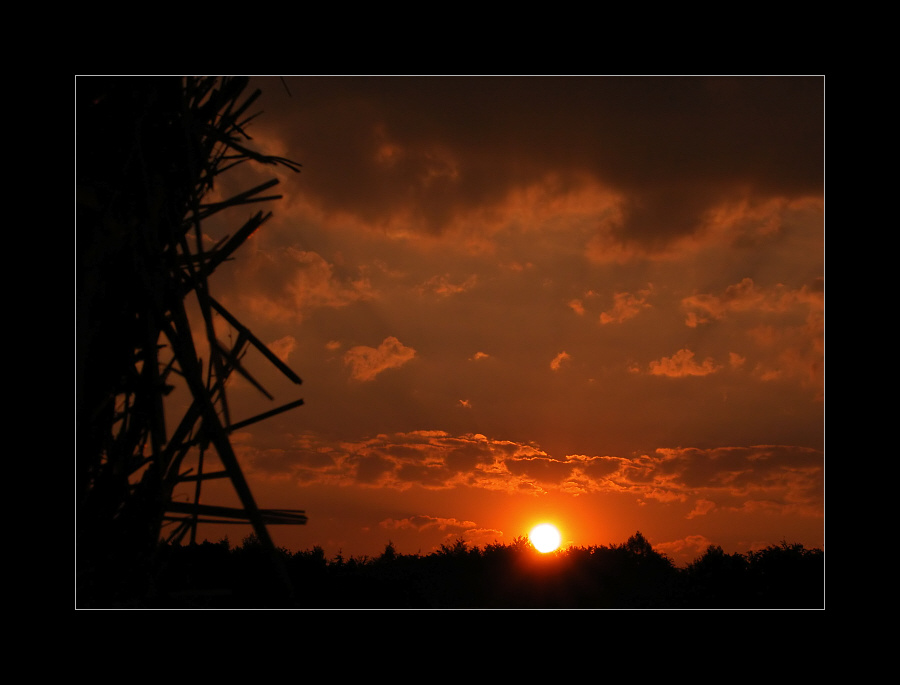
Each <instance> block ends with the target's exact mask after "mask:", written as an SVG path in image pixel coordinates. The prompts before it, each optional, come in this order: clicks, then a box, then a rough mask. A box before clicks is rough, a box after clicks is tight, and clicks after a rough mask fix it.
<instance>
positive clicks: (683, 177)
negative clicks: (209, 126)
mask: <svg viewBox="0 0 900 685" xmlns="http://www.w3.org/2000/svg"><path fill="white" fill-rule="evenodd" d="M251 87H259V88H261V89H262V91H263V96H262V97H261V99H260V100H259V101H258V103H257V105H256V107H255V109H258V110H261V111H262V114H261V115H260V116H259V117H258V118H257V119H255V120H254V121H253V123H252V124H251V126H250V128H249V129H248V133H249V134H250V135H251V137H252V138H253V141H252V146H253V147H255V148H256V149H258V150H261V151H264V152H266V153H269V154H276V155H281V156H285V157H289V158H291V159H293V160H296V161H297V162H299V163H301V164H302V165H303V168H302V172H301V173H299V174H295V173H293V172H291V171H290V170H288V169H280V168H279V169H273V168H271V167H266V168H262V167H261V168H252V169H251V168H249V167H248V168H246V169H239V170H236V171H234V172H233V173H229V174H228V175H227V176H228V179H227V180H226V182H225V184H223V185H222V186H221V187H219V188H217V191H216V192H217V193H220V194H221V195H223V196H226V195H230V194H233V193H235V192H238V191H240V190H244V189H246V188H249V187H250V186H251V184H255V183H258V182H261V181H263V180H265V179H267V178H271V177H273V176H277V177H278V178H279V179H280V180H281V184H280V185H279V186H278V187H277V189H276V190H277V192H280V193H282V194H283V196H284V197H283V199H281V200H279V201H276V202H272V203H269V205H268V209H270V210H271V211H272V212H273V213H274V217H273V218H272V219H271V220H270V221H269V222H268V223H267V224H265V225H264V226H263V227H262V228H261V229H260V230H259V231H258V232H257V233H256V234H255V235H254V236H253V237H252V238H251V239H250V240H249V241H247V243H245V244H244V246H243V247H242V248H241V249H240V250H238V252H237V253H236V254H235V259H234V261H232V262H229V263H228V264H226V265H224V266H222V267H221V268H220V270H219V271H218V272H217V273H216V274H215V275H214V277H213V279H212V280H211V290H212V293H213V295H214V296H216V297H217V298H218V299H219V300H220V301H221V302H222V303H223V304H224V305H225V306H226V307H228V308H229V309H230V310H231V311H232V312H233V313H234V314H235V315H236V316H237V317H238V318H239V319H240V320H241V321H242V322H243V323H244V324H246V325H247V326H248V327H249V328H250V329H251V330H252V331H253V332H254V333H255V334H256V335H257V336H258V337H259V338H261V339H262V340H263V341H265V342H266V343H268V344H270V346H271V348H272V350H273V351H274V352H276V353H277V354H279V355H280V356H281V357H282V358H283V359H285V360H286V361H287V362H288V364H289V365H290V366H291V367H292V368H293V369H294V370H295V371H296V372H297V373H298V375H300V377H302V379H303V385H301V386H294V385H292V384H290V383H289V382H287V381H286V380H284V379H282V378H281V377H279V376H278V374H277V372H276V371H274V370H273V369H271V367H269V366H268V365H267V364H266V363H265V362H264V361H263V360H261V359H259V358H253V355H252V353H250V354H248V357H247V363H248V366H249V367H250V368H251V369H252V370H253V371H254V372H255V373H256V374H257V377H258V378H259V380H260V381H261V382H262V383H263V385H265V386H266V387H267V389H268V390H269V391H270V392H272V394H273V395H275V397H276V400H275V402H274V403H271V402H269V400H267V399H266V398H265V397H264V396H262V395H261V394H260V393H258V392H257V391H256V390H255V389H253V388H252V387H251V386H250V385H249V384H248V383H246V382H245V381H242V380H238V379H236V380H235V381H234V382H233V384H232V385H231V390H230V392H231V403H232V405H233V407H234V409H233V412H232V414H233V418H234V420H239V419H240V418H244V417H247V416H251V415H255V414H258V413H260V412H262V411H266V410H268V409H270V408H273V407H275V406H278V405H279V404H283V403H286V402H289V401H291V400H294V399H297V398H301V397H302V398H303V400H304V402H305V404H304V406H303V407H301V408H299V409H295V410H293V411H291V412H288V413H286V414H283V415H280V416H278V417H277V418H274V419H270V420H268V421H264V422H262V423H258V424H255V425H254V426H252V427H251V428H248V429H245V430H242V431H239V432H237V433H236V434H234V435H233V444H234V446H235V449H236V451H237V453H238V455H239V457H240V458H241V462H242V464H243V467H244V470H245V473H246V475H247V477H248V480H249V481H250V484H251V488H252V489H253V492H254V495H255V497H256V499H257V501H258V503H259V505H260V506H263V507H284V508H296V509H305V510H306V512H307V515H308V517H309V522H308V524H307V525H306V526H299V527H272V528H271V529H270V532H271V533H272V536H273V538H274V539H275V542H276V544H279V545H284V546H286V547H288V548H289V549H291V550H299V549H309V548H312V547H313V546H314V545H320V546H322V547H323V548H324V549H325V551H326V554H327V555H328V557H329V558H331V557H333V556H334V555H335V554H337V553H338V551H341V552H342V553H343V555H344V556H345V557H347V556H350V555H354V556H360V555H364V554H365V555H370V556H372V555H377V554H379V553H380V552H381V551H383V549H384V547H385V545H386V544H387V542H388V541H392V542H393V543H394V545H395V546H396V548H397V550H398V551H399V552H402V553H416V552H419V553H422V554H427V553H430V552H431V551H433V550H434V549H435V548H436V547H439V546H440V544H441V543H447V542H453V541H454V540H456V539H458V538H460V537H462V538H463V539H464V540H466V541H467V542H469V543H471V544H475V545H479V546H484V545H485V544H488V543H491V542H493V541H495V540H496V541H498V542H503V543H509V542H512V540H513V539H514V538H515V537H516V536H519V535H525V534H527V532H528V530H529V529H530V528H531V527H532V526H533V525H534V524H536V523H539V522H542V521H550V522H553V523H555V524H556V525H557V526H558V527H559V528H560V530H561V532H562V534H563V539H564V542H565V544H574V545H584V546H587V545H600V544H609V543H621V542H624V541H625V540H627V538H628V537H629V536H630V535H632V534H634V532H635V531H638V530H640V531H641V532H642V533H643V534H644V536H645V537H646V538H647V539H648V540H649V541H650V542H651V543H652V544H653V546H654V548H655V549H657V550H658V551H662V552H665V553H667V554H669V555H670V556H671V557H672V558H673V559H674V560H675V561H676V562H678V563H679V564H684V563H686V562H688V561H690V560H691V559H693V558H694V557H696V556H698V555H699V554H701V553H702V552H703V551H704V550H705V548H706V547H707V546H708V545H709V544H718V545H721V546H722V547H723V548H724V549H725V550H726V551H728V552H746V551H748V550H750V549H755V548H758V547H761V546H766V545H769V544H777V543H779V542H780V541H781V540H783V539H786V540H787V541H788V542H800V543H802V544H804V545H805V546H808V547H814V546H815V547H824V79H823V78H822V77H763V78H750V77H738V78H674V77H665V78H647V77H645V78H632V77H616V78H601V77H528V78H509V77H481V78H476V77H459V78H456V77H454V78H450V77H429V78H420V77H402V78H385V77H365V78H362V77H360V78H356V77H353V78H350V77H345V78H335V77H316V78H313V77H293V76H291V77H285V78H284V83H282V81H281V79H279V78H278V77H272V78H256V79H253V80H252V81H251ZM256 209H258V207H250V208H248V209H247V210H246V211H245V210H237V211H232V212H231V216H230V217H226V218H227V219H228V221H227V222H226V223H221V224H218V225H212V224H210V225H208V226H206V231H207V232H208V235H209V236H210V238H211V239H217V238H219V237H221V236H222V235H224V234H226V233H229V232H234V231H235V230H236V229H237V228H238V227H239V225H240V223H242V221H243V220H244V219H246V217H247V216H248V215H249V214H250V213H251V212H252V211H256ZM220 323H222V322H220ZM220 335H221V337H222V338H223V339H224V340H227V339H228V336H229V331H228V326H227V324H224V323H222V326H221V328H220ZM209 493H210V501H211V502H212V501H213V499H212V498H213V496H214V495H216V496H219V495H221V496H222V497H227V493H225V492H224V491H222V492H221V493H218V491H215V490H213V489H210V490H209ZM201 533H202V535H203V536H205V537H207V538H209V539H210V540H217V539H219V538H221V537H222V536H223V535H225V534H228V535H229V538H230V539H231V541H232V542H233V543H239V542H240V540H241V538H242V537H243V535H246V534H247V533H249V528H247V529H227V528H222V527H215V528H212V527H208V528H206V529H203V530H202V531H201Z"/></svg>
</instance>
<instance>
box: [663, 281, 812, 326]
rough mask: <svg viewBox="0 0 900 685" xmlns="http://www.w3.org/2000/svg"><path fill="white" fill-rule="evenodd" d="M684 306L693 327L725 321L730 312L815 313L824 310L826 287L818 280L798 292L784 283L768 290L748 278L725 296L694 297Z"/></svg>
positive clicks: (685, 300) (684, 302)
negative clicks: (799, 310)
mask: <svg viewBox="0 0 900 685" xmlns="http://www.w3.org/2000/svg"><path fill="white" fill-rule="evenodd" d="M681 305H682V307H683V308H684V309H685V310H687V318H686V320H685V323H686V324H687V325H688V326H690V327H692V328H693V327H696V326H698V325H701V324H705V323H709V322H710V321H715V320H718V319H721V318H723V317H724V316H725V315H726V314H728V313H729V312H747V311H755V312H767V313H776V312H786V311H790V310H791V309H793V308H795V307H797V306H798V305H799V306H802V307H805V308H808V309H809V310H813V311H815V310H821V309H822V307H823V284H822V281H821V280H817V281H816V282H815V283H813V284H812V285H811V286H803V287H802V288H799V289H796V290H790V289H788V288H786V287H785V286H783V285H781V284H779V285H776V286H775V287H773V288H768V289H764V288H760V287H759V286H757V285H756V284H755V283H754V282H753V279H751V278H744V279H743V280H742V281H741V282H740V283H736V284H734V285H730V286H728V287H727V288H726V289H725V291H724V292H723V293H722V294H721V295H707V294H699V295H692V296H690V297H686V298H684V299H683V300H682V302H681Z"/></svg>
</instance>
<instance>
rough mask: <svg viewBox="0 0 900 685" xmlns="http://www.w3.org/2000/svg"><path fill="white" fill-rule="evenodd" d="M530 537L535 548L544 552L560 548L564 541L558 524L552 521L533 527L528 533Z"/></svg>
mask: <svg viewBox="0 0 900 685" xmlns="http://www.w3.org/2000/svg"><path fill="white" fill-rule="evenodd" d="M528 539H529V540H531V544H532V545H534V548H535V549H536V550H537V551H538V552H541V553H543V554H546V553H547V552H552V551H554V550H556V549H558V548H559V546H560V544H561V543H562V535H560V533H559V530H557V528H556V526H554V525H553V524H551V523H542V524H540V525H539V526H535V527H534V528H532V529H531V532H530V533H529V534H528Z"/></svg>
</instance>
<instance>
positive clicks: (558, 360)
mask: <svg viewBox="0 0 900 685" xmlns="http://www.w3.org/2000/svg"><path fill="white" fill-rule="evenodd" d="M571 358H572V355H570V354H569V353H568V352H560V353H559V354H558V355H556V356H555V357H554V358H553V360H552V361H551V362H550V368H551V369H553V370H554V371H559V369H560V367H561V366H562V364H563V362H565V361H568V360H569V359H571Z"/></svg>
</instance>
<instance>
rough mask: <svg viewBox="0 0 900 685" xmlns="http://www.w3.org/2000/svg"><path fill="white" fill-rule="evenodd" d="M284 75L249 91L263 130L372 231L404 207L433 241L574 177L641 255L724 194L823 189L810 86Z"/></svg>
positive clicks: (818, 116) (819, 91)
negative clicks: (257, 91)
mask: <svg viewBox="0 0 900 685" xmlns="http://www.w3.org/2000/svg"><path fill="white" fill-rule="evenodd" d="M287 80H288V83H289V84H290V89H291V93H292V94H293V95H292V98H288V97H287V95H286V93H284V90H283V88H282V87H281V86H280V84H278V82H277V81H274V82H273V81H272V80H269V81H267V82H264V83H263V85H264V86H265V88H264V100H263V102H264V105H265V108H266V110H267V115H268V116H267V120H266V126H267V127H268V126H273V127H276V128H277V131H278V134H279V136H281V137H282V138H283V139H284V140H285V142H286V144H287V145H288V146H289V147H290V149H291V150H292V151H296V152H295V154H297V155H299V156H300V157H301V158H302V159H301V161H302V162H303V164H304V172H303V173H304V177H303V188H304V193H309V194H310V195H311V197H312V198H314V200H315V201H316V202H318V203H320V204H321V205H322V207H324V208H325V209H326V210H327V211H335V212H337V211H340V212H351V213H353V214H355V215H357V216H359V217H360V218H361V219H362V220H363V221H365V222H367V223H369V224H371V225H372V226H375V227H377V226H380V225H384V224H385V223H386V222H388V221H389V220H390V218H391V217H392V216H394V215H395V214H397V213H398V212H402V213H404V214H405V215H406V218H407V219H408V220H409V222H410V225H412V226H414V227H417V229H418V230H420V231H423V232H427V233H439V232H441V231H443V230H445V229H446V227H447V226H448V225H449V224H450V223H451V220H452V218H453V216H454V215H456V214H457V213H459V212H462V211H464V210H465V209H467V208H472V207H475V206H483V205H492V204H497V203H499V202H501V201H502V199H503V198H504V197H506V196H507V195H508V194H509V192H510V191H511V190H512V189H513V188H515V187H524V186H527V185H529V184H533V183H535V182H537V181H539V180H540V179H542V178H544V177H546V176H547V175H548V174H551V173H553V174H556V175H557V177H558V178H559V179H562V180H563V182H565V179H567V178H574V177H572V176H571V174H572V173H588V174H589V175H591V176H592V177H594V178H595V179H597V181H599V182H600V183H602V184H605V185H607V186H609V187H610V188H612V189H614V190H616V191H619V192H622V193H623V194H624V196H625V197H626V198H627V202H626V204H625V207H624V215H623V219H624V220H623V222H622V223H621V224H620V225H618V226H617V227H616V235H617V237H618V238H619V239H620V240H622V241H625V242H628V241H636V242H639V243H641V244H644V245H646V246H648V247H654V246H658V245H660V244H664V243H665V242H667V241H668V240H671V239H672V238H673V237H677V236H680V235H685V234H688V233H691V232H694V231H696V230H698V229H699V228H700V227H701V226H702V224H703V221H702V220H703V214H704V212H705V211H706V210H707V209H709V208H710V207H711V206H714V205H716V204H717V203H719V202H721V201H723V200H724V199H726V198H729V197H732V198H734V197H736V196H739V195H741V194H745V193H747V192H749V193H751V194H753V195H755V196H761V197H768V196H789V197H796V196H803V195H806V194H819V193H820V192H821V190H822V187H823V155H822V142H823V135H824V129H823V121H824V82H823V79H822V78H819V77H761V78H750V77H725V78H722V77H710V78H693V77H690V78H672V77H667V78H648V77H642V78H636V77H568V78H543V77H531V78H507V77H484V78H476V77H468V78H456V77H443V78H437V77H429V78H418V77H405V78H375V77H367V78H328V77H316V78H307V77H289V78H288V79H287ZM288 111H290V112H291V114H288ZM673 180H674V181H676V183H675V184H674V185H673Z"/></svg>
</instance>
